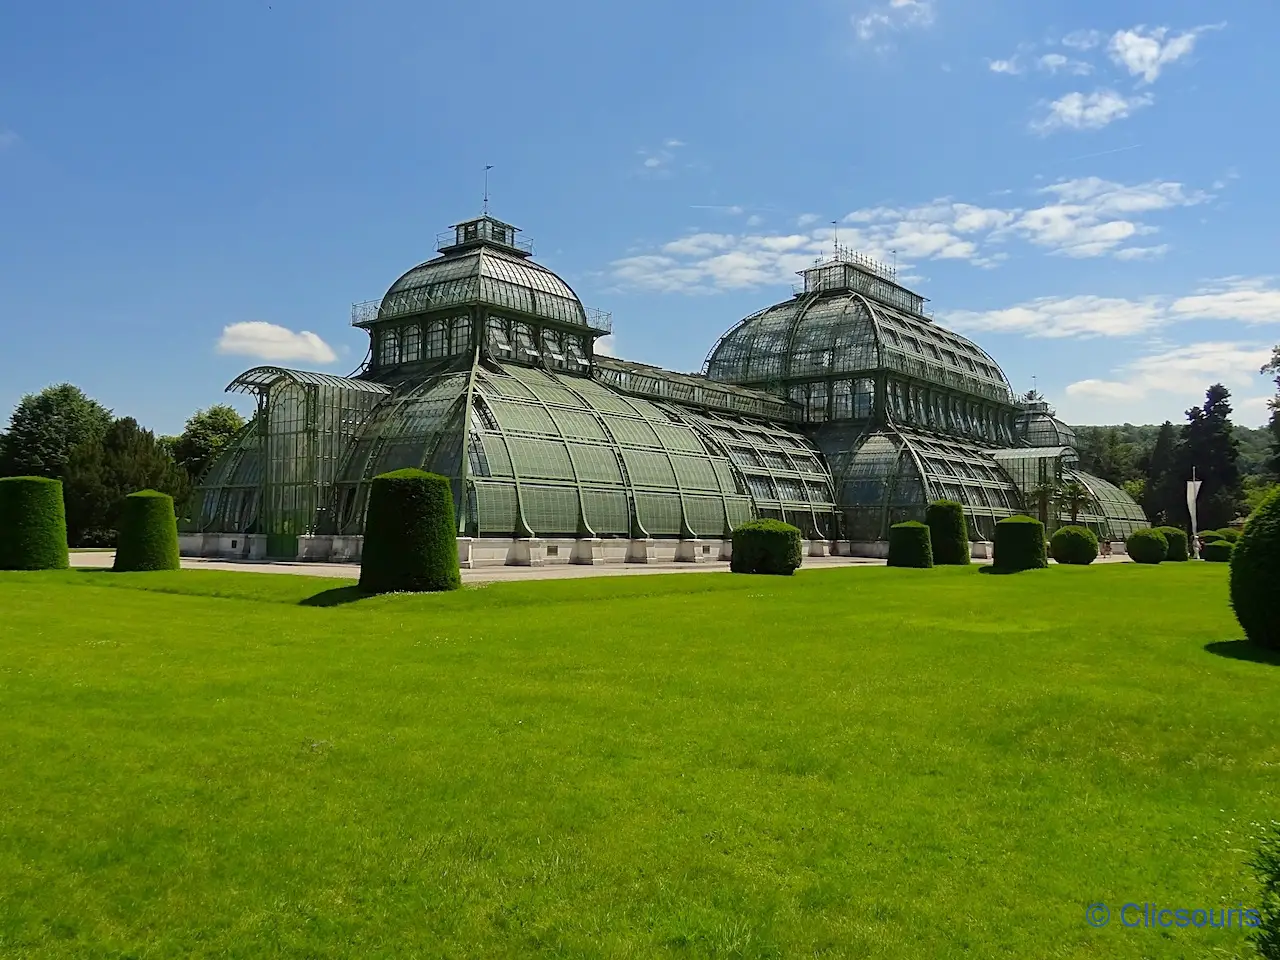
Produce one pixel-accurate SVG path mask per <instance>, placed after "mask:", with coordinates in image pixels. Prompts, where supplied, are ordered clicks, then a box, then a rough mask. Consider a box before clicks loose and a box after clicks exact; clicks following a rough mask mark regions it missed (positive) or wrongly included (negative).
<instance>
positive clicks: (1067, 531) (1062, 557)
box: [1049, 526, 1098, 566]
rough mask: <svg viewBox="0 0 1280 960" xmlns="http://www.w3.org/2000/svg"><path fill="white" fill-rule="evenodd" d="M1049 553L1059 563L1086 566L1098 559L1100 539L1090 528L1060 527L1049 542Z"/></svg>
mask: <svg viewBox="0 0 1280 960" xmlns="http://www.w3.org/2000/svg"><path fill="white" fill-rule="evenodd" d="M1049 553H1050V554H1052V555H1053V559H1055V560H1057V561H1058V562H1059V563H1069V564H1076V565H1079V566H1084V565H1086V564H1090V563H1093V561H1095V560H1097V559H1098V538H1097V536H1096V535H1095V534H1094V532H1093V531H1092V530H1090V529H1089V528H1088V527H1079V526H1066V527H1059V528H1058V529H1057V530H1055V531H1054V534H1053V536H1052V537H1051V538H1050V540H1049Z"/></svg>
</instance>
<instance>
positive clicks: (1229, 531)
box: [1213, 527, 1241, 543]
mask: <svg viewBox="0 0 1280 960" xmlns="http://www.w3.org/2000/svg"><path fill="white" fill-rule="evenodd" d="M1213 532H1214V533H1216V534H1217V535H1218V536H1219V537H1221V538H1222V539H1223V540H1226V541H1228V542H1229V543H1238V542H1239V541H1240V536H1241V533H1240V531H1239V530H1237V529H1236V528H1235V527H1223V528H1222V529H1221V530H1214V531H1213Z"/></svg>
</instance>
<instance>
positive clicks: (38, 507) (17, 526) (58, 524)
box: [0, 477, 67, 570]
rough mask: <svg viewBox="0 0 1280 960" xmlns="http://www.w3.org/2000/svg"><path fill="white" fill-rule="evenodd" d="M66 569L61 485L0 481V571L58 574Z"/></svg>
mask: <svg viewBox="0 0 1280 960" xmlns="http://www.w3.org/2000/svg"><path fill="white" fill-rule="evenodd" d="M66 566H67V508H66V506H65V505H64V503H63V500H62V481H60V480H50V479H49V478H47V477H5V478H4V479H2V480H0V570H61V569H63V568H65V567H66Z"/></svg>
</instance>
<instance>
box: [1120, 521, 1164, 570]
mask: <svg viewBox="0 0 1280 960" xmlns="http://www.w3.org/2000/svg"><path fill="white" fill-rule="evenodd" d="M1124 548H1125V552H1126V553H1128V554H1129V559H1130V560H1132V561H1133V562H1134V563H1161V562H1163V561H1164V559H1165V557H1167V556H1168V555H1169V541H1168V540H1167V539H1165V535H1164V534H1163V533H1161V532H1160V531H1159V530H1152V529H1150V528H1146V529H1143V530H1135V531H1133V533H1131V534H1129V538H1128V539H1127V540H1125V542H1124Z"/></svg>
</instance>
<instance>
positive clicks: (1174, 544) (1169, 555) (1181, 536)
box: [1156, 527, 1191, 563]
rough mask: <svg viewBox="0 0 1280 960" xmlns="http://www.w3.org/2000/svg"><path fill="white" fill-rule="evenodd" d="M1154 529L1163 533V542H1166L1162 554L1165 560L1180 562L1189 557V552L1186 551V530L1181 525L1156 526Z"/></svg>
mask: <svg viewBox="0 0 1280 960" xmlns="http://www.w3.org/2000/svg"><path fill="white" fill-rule="evenodd" d="M1156 529H1157V530H1159V531H1160V532H1161V533H1163V534H1164V539H1165V542H1166V543H1167V544H1168V546H1167V547H1166V549H1165V554H1164V558H1165V559H1166V560H1172V561H1173V562H1174V563H1182V562H1183V561H1185V560H1190V559H1191V554H1189V553H1188V552H1187V531H1185V530H1183V529H1182V528H1181V527H1156Z"/></svg>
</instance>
